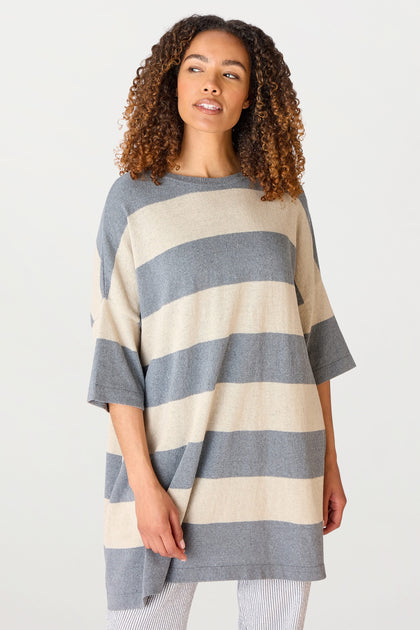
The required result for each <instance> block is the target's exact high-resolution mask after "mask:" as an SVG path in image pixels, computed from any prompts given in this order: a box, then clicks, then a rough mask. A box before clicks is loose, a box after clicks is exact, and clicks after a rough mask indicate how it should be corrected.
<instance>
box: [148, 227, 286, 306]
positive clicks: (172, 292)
mask: <svg viewBox="0 0 420 630" xmlns="http://www.w3.org/2000/svg"><path fill="white" fill-rule="evenodd" d="M295 260H296V248H295V246H294V245H293V243H291V241H290V240H289V238H288V237H287V236H286V235H285V234H279V233H278V232H268V231H253V232H243V233H239V234H237V233H233V234H232V233H229V234H221V235H218V236H211V237H207V238H199V239H195V240H193V241H189V242H188V243H182V244H181V245H178V246H177V247H171V248H170V249H168V250H167V251H165V252H163V253H162V254H160V255H158V256H155V257H154V258H152V259H151V260H149V261H148V262H146V263H144V264H143V265H141V266H140V267H137V269H136V275H137V285H138V287H139V296H140V304H141V317H142V318H145V317H147V316H148V315H150V314H151V313H154V312H155V311H157V310H158V309H159V308H161V307H162V306H164V305H165V304H168V303H169V302H172V301H173V300H177V299H178V298H180V297H183V296H185V295H191V294H192V293H195V292H197V291H203V290H204V289H208V288H209V287H220V286H223V285H224V284H233V283H236V282H251V281H257V280H262V281H264V280H265V281H268V280H271V281H278V282H288V283H290V284H294V275H293V274H294V269H295ZM192 261H193V264H192Z"/></svg>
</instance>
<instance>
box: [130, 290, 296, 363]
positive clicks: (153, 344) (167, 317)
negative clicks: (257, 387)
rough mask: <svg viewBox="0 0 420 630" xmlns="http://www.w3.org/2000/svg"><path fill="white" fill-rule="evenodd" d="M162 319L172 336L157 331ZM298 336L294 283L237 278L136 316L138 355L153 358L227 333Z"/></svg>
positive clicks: (143, 358) (149, 359)
mask: <svg viewBox="0 0 420 630" xmlns="http://www.w3.org/2000/svg"><path fill="white" fill-rule="evenodd" d="M168 322H171V324H170V326H171V329H173V330H176V331H177V334H176V335H162V330H166V329H167V327H168ZM263 331H264V332H280V333H289V334H294V335H302V334H303V332H302V325H301V321H300V317H299V310H298V306H297V300H296V291H295V287H294V285H291V284H289V283H286V282H272V281H270V282H263V281H259V282H241V283H236V284H225V285H220V286H217V287H212V288H209V289H205V290H203V291H199V292H196V293H193V294H191V295H186V296H184V297H181V298H179V299H178V300H173V301H172V302H170V303H169V304H166V305H165V306H163V307H162V308H160V309H158V310H157V311H155V312H154V313H153V314H151V315H149V316H148V317H144V318H143V320H142V344H141V359H142V362H143V363H144V364H145V365H147V364H149V363H150V362H151V361H152V360H153V359H157V358H158V357H161V356H165V355H166V354H169V353H171V352H177V351H178V350H183V349H184V348H189V347H191V346H193V345H195V344H198V343H202V342H205V341H212V340H214V339H222V338H224V337H228V336H229V335H231V334H233V333H253V334H257V333H260V332H263Z"/></svg>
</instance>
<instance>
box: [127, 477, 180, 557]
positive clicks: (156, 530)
mask: <svg viewBox="0 0 420 630" xmlns="http://www.w3.org/2000/svg"><path fill="white" fill-rule="evenodd" d="M134 498H135V503H136V516H137V528H138V530H139V532H140V535H141V538H142V540H143V544H144V546H145V547H146V548H147V549H152V551H154V552H155V553H159V554H160V555H161V556H165V557H170V558H178V559H179V560H182V561H184V562H185V560H186V559H187V556H186V554H185V551H184V550H183V546H182V544H181V543H182V542H184V541H183V533H182V528H181V524H180V519H179V512H178V508H177V507H176V505H175V503H174V501H173V500H172V498H171V497H170V495H169V494H168V492H167V491H166V490H165V489H164V488H163V487H162V486H161V485H160V484H159V483H154V484H150V485H148V486H143V487H142V489H141V491H139V492H137V493H135V495H134ZM184 546H185V543H184Z"/></svg>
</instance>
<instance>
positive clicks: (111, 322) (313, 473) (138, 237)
mask: <svg viewBox="0 0 420 630" xmlns="http://www.w3.org/2000/svg"><path fill="white" fill-rule="evenodd" d="M160 181H161V184H160V185H159V186H157V185H156V184H154V183H153V182H152V181H151V179H150V176H149V174H146V176H145V178H144V179H142V178H139V179H137V180H133V179H132V178H131V176H130V174H129V173H125V174H124V175H121V176H119V177H118V178H117V179H116V180H115V181H114V183H113V184H112V186H111V188H110V190H109V192H108V195H107V198H106V201H105V206H104V208H103V212H102V216H101V219H100V224H99V230H98V234H97V239H96V248H95V254H94V264H93V288H92V307H91V324H92V330H93V335H94V350H93V361H92V370H91V377H90V383H89V390H88V402H89V403H91V404H93V405H96V406H98V407H100V408H102V409H104V410H105V411H107V412H109V407H108V403H110V402H112V403H121V404H124V405H131V406H134V407H137V408H139V409H142V410H143V418H144V425H145V430H146V436H147V442H148V448H149V453H150V458H151V462H152V465H153V468H154V471H155V473H156V476H157V477H158V479H159V482H160V483H161V484H162V486H163V487H164V488H165V490H167V492H168V493H169V494H170V496H171V498H172V499H173V501H174V502H175V504H176V506H177V508H178V509H179V513H180V522H181V526H182V529H183V534H184V540H185V543H186V554H187V561H186V562H182V561H181V560H178V559H176V558H170V557H164V556H161V555H160V554H158V553H155V552H154V551H153V550H152V549H147V548H146V547H145V546H144V544H143V541H142V539H141V536H140V533H139V531H138V528H137V519H136V512H135V501H134V494H133V491H132V489H131V487H130V485H129V483H128V478H127V470H126V467H125V462H124V458H123V455H122V452H121V449H120V446H119V443H118V440H117V437H116V434H115V430H114V428H113V424H112V421H111V417H110V415H109V413H108V415H107V418H108V443H107V449H106V463H105V497H104V500H105V511H104V554H105V569H106V570H105V573H106V576H105V577H106V590H107V599H108V608H109V609H110V610H121V609H127V608H141V607H143V606H144V605H145V604H146V602H147V598H148V596H149V595H153V594H156V593H158V592H160V591H161V590H162V588H163V585H164V582H165V580H166V581H173V582H193V581H208V580H239V579H261V578H283V579H292V580H306V581H312V580H321V579H323V578H325V577H326V572H325V566H324V549H323V523H322V521H323V505H322V504H323V482H324V457H325V446H326V432H325V424H324V420H323V413H322V408H321V403H320V399H319V395H318V390H317V384H320V383H322V382H324V381H327V380H329V379H331V378H334V377H336V376H338V375H340V374H342V373H343V372H346V371H348V370H350V369H352V368H353V367H355V366H356V364H355V361H354V359H353V357H352V355H351V354H350V351H349V348H348V346H347V344H346V341H345V339H344V337H343V334H342V332H341V330H340V328H339V325H338V323H337V320H336V318H335V315H334V313H333V311H332V307H331V304H330V301H329V298H328V296H327V293H326V289H325V286H324V283H323V280H322V278H321V273H320V267H319V261H318V254H317V248H316V244H315V236H314V229H313V224H312V220H311V216H310V213H309V209H308V204H307V200H306V196H305V193H302V194H301V195H300V197H299V198H298V199H295V200H293V199H292V198H291V196H289V195H288V194H285V195H284V197H283V198H282V199H281V200H279V199H276V200H274V201H261V196H262V194H263V191H262V188H261V187H260V186H259V185H258V184H253V183H251V181H250V180H249V179H248V178H247V177H245V176H244V175H243V174H242V173H235V174H233V175H229V176H227V177H217V178H206V177H192V176H185V175H179V174H173V173H166V174H165V175H164V176H163V177H162V178H161V180H160Z"/></svg>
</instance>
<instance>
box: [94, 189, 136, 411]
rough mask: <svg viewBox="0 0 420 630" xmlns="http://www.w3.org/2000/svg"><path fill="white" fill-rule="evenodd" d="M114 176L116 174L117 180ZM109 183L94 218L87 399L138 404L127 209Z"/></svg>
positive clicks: (133, 276) (97, 402)
mask: <svg viewBox="0 0 420 630" xmlns="http://www.w3.org/2000/svg"><path fill="white" fill-rule="evenodd" d="M117 181H118V180H117ZM118 190H119V189H118V186H116V185H115V183H114V185H113V186H112V187H111V189H110V191H109V193H108V196H107V199H106V201H105V206H104V209H103V212H102V216H101V219H100V224H99V229H98V233H97V238H96V247H95V250H94V260H93V270H92V297H91V317H90V321H91V326H92V331H93V336H94V340H95V345H94V353H93V362H92V369H91V376H90V383H89V390H88V402H89V403H91V404H93V405H97V406H98V407H101V408H102V409H105V410H106V411H109V406H108V403H110V402H113V403H119V404H124V405H131V406H133V407H138V408H140V409H144V369H143V366H142V365H141V362H140V338H141V335H140V331H141V316H140V305H139V293H138V288H137V280H136V270H135V264H134V258H133V251H132V247H131V239H130V231H129V225H128V220H127V214H126V212H125V209H124V204H123V201H122V198H121V196H120V194H119V192H118Z"/></svg>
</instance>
